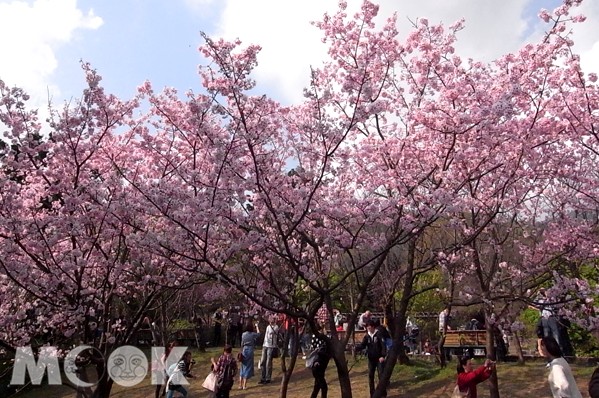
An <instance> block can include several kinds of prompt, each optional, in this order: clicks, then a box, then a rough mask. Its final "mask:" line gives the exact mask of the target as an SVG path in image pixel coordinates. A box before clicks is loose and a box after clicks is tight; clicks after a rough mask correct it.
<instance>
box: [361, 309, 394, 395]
mask: <svg viewBox="0 0 599 398" xmlns="http://www.w3.org/2000/svg"><path fill="white" fill-rule="evenodd" d="M357 348H358V349H359V350H366V357H367V358H368V386H369V387H370V396H372V394H374V388H375V384H374V374H375V372H376V373H377V374H378V378H379V381H380V380H381V373H382V372H383V367H384V366H385V357H386V356H387V347H386V345H385V338H384V337H383V336H382V334H381V332H380V331H379V330H378V329H377V322H376V321H375V320H374V319H370V320H368V322H367V323H366V334H365V335H364V339H363V340H362V343H360V344H359V345H358V347H357ZM386 396H387V393H386V392H385V393H384V394H383V397H386Z"/></svg>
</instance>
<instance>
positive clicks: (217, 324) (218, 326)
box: [212, 308, 223, 347]
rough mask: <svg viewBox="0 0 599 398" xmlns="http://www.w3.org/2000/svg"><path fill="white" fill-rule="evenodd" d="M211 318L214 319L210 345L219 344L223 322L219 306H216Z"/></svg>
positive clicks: (216, 345) (215, 345)
mask: <svg viewBox="0 0 599 398" xmlns="http://www.w3.org/2000/svg"><path fill="white" fill-rule="evenodd" d="M212 320H213V321H214V333H213V336H212V345H213V346H214V347H218V346H220V340H221V333H222V324H223V314H222V312H221V310H220V308H217V309H216V311H214V314H213V315H212Z"/></svg>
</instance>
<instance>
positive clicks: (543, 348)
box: [539, 336, 582, 398]
mask: <svg viewBox="0 0 599 398" xmlns="http://www.w3.org/2000/svg"><path fill="white" fill-rule="evenodd" d="M539 353H540V354H541V356H543V357H545V358H547V360H548V361H549V362H548V363H547V367H548V368H549V376H548V377H547V380H548V381H549V388H550V389H551V394H552V395H553V397H554V398H582V394H581V393H580V390H579V389H578V386H577V385H576V380H574V375H573V374H572V369H570V365H569V364H568V362H566V360H565V359H564V358H563V354H562V349H561V348H560V346H559V344H558V342H557V341H556V340H555V338H553V336H547V337H542V338H540V339H539Z"/></svg>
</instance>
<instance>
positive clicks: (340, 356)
mask: <svg viewBox="0 0 599 398" xmlns="http://www.w3.org/2000/svg"><path fill="white" fill-rule="evenodd" d="M331 346H332V353H333V360H334V361H335V366H336V367H337V377H338V378H339V387H340V388H341V398H352V389H351V380H350V378H349V368H348V366H347V358H346V357H345V345H344V344H343V340H337V341H331Z"/></svg>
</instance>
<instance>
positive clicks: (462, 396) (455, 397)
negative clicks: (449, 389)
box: [451, 384, 470, 398]
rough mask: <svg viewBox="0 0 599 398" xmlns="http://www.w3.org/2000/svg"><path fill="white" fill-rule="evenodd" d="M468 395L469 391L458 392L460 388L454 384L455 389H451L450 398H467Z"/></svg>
mask: <svg viewBox="0 0 599 398" xmlns="http://www.w3.org/2000/svg"><path fill="white" fill-rule="evenodd" d="M469 393H470V390H469V389H468V390H466V391H460V388H459V387H458V385H457V384H456V385H455V388H454V389H453V394H451V398H468V395H469Z"/></svg>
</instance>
